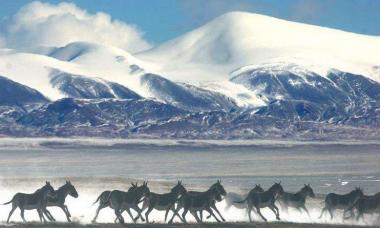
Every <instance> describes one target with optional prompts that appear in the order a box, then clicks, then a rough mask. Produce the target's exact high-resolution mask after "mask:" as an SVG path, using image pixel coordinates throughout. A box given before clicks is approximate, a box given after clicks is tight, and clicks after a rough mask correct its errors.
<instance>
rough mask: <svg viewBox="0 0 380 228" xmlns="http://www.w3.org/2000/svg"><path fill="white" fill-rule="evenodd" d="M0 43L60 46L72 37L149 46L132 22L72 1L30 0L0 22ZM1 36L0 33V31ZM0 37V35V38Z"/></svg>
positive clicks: (124, 45)
mask: <svg viewBox="0 0 380 228" xmlns="http://www.w3.org/2000/svg"><path fill="white" fill-rule="evenodd" d="M1 30H2V31H3V34H2V36H3V43H4V44H3V45H5V46H7V47H10V48H16V49H17V48H25V47H31V46H39V45H43V46H64V45H66V44H68V43H71V42H75V41H85V42H95V43H101V44H105V45H112V46H116V47H119V48H122V49H125V50H127V51H130V52H132V53H134V52H138V51H141V50H144V49H147V48H149V47H150V44H149V43H148V42H147V41H145V40H144V39H143V33H142V32H141V31H139V30H138V29H137V28H136V26H133V25H130V24H126V23H124V22H122V21H118V20H112V18H111V17H110V15H108V14H105V13H102V12H99V13H96V14H90V13H88V12H86V11H85V10H83V9H81V8H79V7H77V6H76V5H75V4H72V3H65V2H63V3H60V4H58V5H53V4H48V3H41V2H32V3H30V4H27V5H25V6H24V7H22V8H21V9H20V10H19V11H18V12H17V13H16V14H15V15H14V16H12V17H11V18H10V19H8V20H7V21H5V23H4V24H3V28H1ZM0 38H1V34H0ZM0 40H1V39H0Z"/></svg>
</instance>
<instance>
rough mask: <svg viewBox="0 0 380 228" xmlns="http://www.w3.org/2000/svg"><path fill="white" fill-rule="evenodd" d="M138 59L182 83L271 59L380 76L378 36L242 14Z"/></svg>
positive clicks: (217, 20) (223, 75) (220, 75)
mask: <svg viewBox="0 0 380 228" xmlns="http://www.w3.org/2000/svg"><path fill="white" fill-rule="evenodd" d="M137 57H139V58H141V59H143V60H146V61H151V62H158V63H160V66H161V68H160V71H161V72H162V74H164V75H167V76H168V77H169V78H170V79H175V80H181V81H193V82H194V81H200V80H201V81H205V80H206V81H215V80H225V79H229V73H230V72H231V71H233V70H236V69H237V68H240V67H243V66H247V65H252V64H263V63H268V62H273V61H275V62H279V61H283V62H293V63H303V64H308V65H310V67H312V66H314V68H319V69H320V70H321V71H325V69H326V68H336V69H339V70H341V71H348V72H352V73H356V74H362V75H366V76H368V77H372V79H374V80H377V81H378V80H380V75H378V74H377V73H375V72H373V69H372V67H373V66H379V65H380V63H379V59H380V37H375V36H365V35H360V34H354V33H349V32H344V31H340V30H336V29H329V28H324V27H318V26H313V25H307V24H302V23H296V22H290V21H285V20H281V19H277V18H273V17H269V16H263V15H258V14H253V13H244V12H231V13H227V14H224V15H222V16H219V17H217V18H215V19H214V20H212V21H211V22H209V23H207V24H205V25H204V26H201V27H199V28H197V29H195V30H193V31H190V32H188V33H186V34H184V35H182V36H180V37H178V38H175V39H173V40H170V41H168V42H166V43H164V44H161V45H159V46H157V47H155V48H153V49H151V50H148V51H145V52H143V53H140V54H138V55H137ZM319 73H322V72H319Z"/></svg>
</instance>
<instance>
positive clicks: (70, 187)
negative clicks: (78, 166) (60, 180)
mask: <svg viewBox="0 0 380 228" xmlns="http://www.w3.org/2000/svg"><path fill="white" fill-rule="evenodd" d="M66 187H67V189H68V193H69V195H70V196H72V197H74V198H78V196H79V194H78V192H77V190H76V189H75V187H74V185H72V184H71V181H66Z"/></svg>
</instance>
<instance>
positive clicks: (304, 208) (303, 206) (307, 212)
mask: <svg viewBox="0 0 380 228" xmlns="http://www.w3.org/2000/svg"><path fill="white" fill-rule="evenodd" d="M301 208H302V209H303V210H304V211H306V214H307V216H309V218H310V213H309V210H308V209H307V208H306V206H305V205H302V206H301Z"/></svg>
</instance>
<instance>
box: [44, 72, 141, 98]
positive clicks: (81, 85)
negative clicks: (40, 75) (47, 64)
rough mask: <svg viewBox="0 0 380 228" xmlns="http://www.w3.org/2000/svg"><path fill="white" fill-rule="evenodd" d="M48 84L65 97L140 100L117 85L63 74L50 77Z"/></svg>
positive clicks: (101, 80) (59, 73)
mask: <svg viewBox="0 0 380 228" xmlns="http://www.w3.org/2000/svg"><path fill="white" fill-rule="evenodd" d="M50 82H51V84H52V85H53V87H55V88H58V89H59V90H60V91H61V92H62V93H64V94H65V95H66V96H68V97H73V98H85V99H98V98H121V99H139V98H141V97H140V96H139V95H138V94H137V93H135V92H133V91H131V90H130V89H128V88H126V87H124V86H122V85H120V84H118V83H114V82H108V81H105V80H103V79H97V78H90V77H84V76H80V75H72V74H68V73H64V72H58V73H55V74H54V75H52V76H51V79H50Z"/></svg>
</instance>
